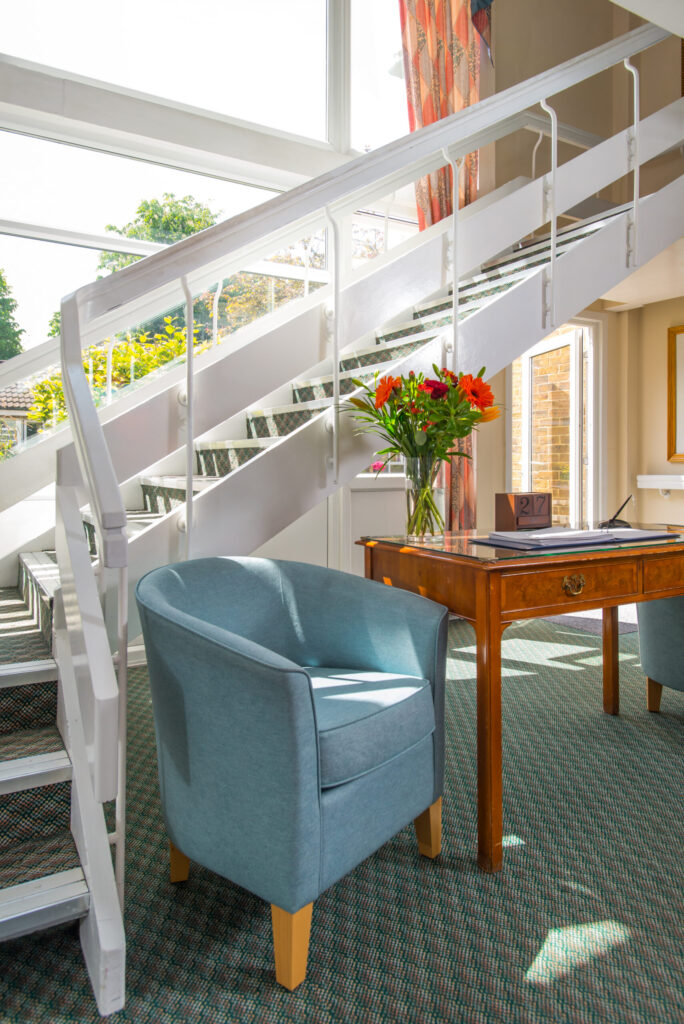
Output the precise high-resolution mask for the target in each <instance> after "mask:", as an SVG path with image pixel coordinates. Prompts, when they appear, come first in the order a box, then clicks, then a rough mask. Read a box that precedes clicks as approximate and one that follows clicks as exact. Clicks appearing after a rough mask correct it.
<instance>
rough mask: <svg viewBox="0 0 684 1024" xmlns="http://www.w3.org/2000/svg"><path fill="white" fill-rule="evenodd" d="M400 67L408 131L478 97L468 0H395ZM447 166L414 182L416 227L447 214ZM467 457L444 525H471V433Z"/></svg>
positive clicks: (464, 183)
mask: <svg viewBox="0 0 684 1024" xmlns="http://www.w3.org/2000/svg"><path fill="white" fill-rule="evenodd" d="M399 11H400V16H401V37H402V42H403V48H404V72H405V75H406V92H407V97H408V108H409V125H410V128H411V131H415V130H416V128H424V127H425V126H426V125H429V124H433V123H434V122H435V121H438V120H440V118H442V117H446V116H447V115H448V114H455V113H457V112H458V111H459V110H463V108H464V107H468V106H470V105H471V104H473V103H477V101H478V100H479V98H480V93H479V88H480V43H479V38H478V36H477V34H476V33H475V30H474V29H473V23H472V20H471V13H470V12H471V0H399ZM477 156H478V155H477V153H470V154H469V155H468V156H467V157H466V158H465V160H464V161H463V165H462V167H461V173H460V176H459V207H460V206H465V205H466V203H472V202H473V200H474V199H475V198H476V197H477V175H478V159H477ZM451 196H452V185H451V168H449V167H442V168H440V169H439V170H438V171H434V172H433V173H432V174H429V175H428V176H427V177H425V178H422V179H421V180H420V181H419V182H417V184H416V202H417V206H418V225H419V227H420V229H421V231H422V230H423V228H425V227H428V226H429V225H430V224H436V223H437V222H438V221H440V220H442V218H443V217H448V216H449V215H450V213H451V212H452V209H451ZM454 447H455V448H457V449H458V450H459V451H461V452H464V453H465V454H466V455H469V456H470V458H463V457H462V456H456V457H455V458H452V460H451V465H450V466H449V467H448V468H449V472H448V474H447V478H448V479H447V494H448V502H447V521H446V527H447V529H448V530H471V529H474V528H475V521H476V500H475V450H474V443H473V436H472V434H471V435H470V437H466V438H463V439H462V440H460V441H459V442H458V443H457V444H456V445H455V446H454Z"/></svg>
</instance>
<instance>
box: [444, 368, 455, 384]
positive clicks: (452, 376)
mask: <svg viewBox="0 0 684 1024" xmlns="http://www.w3.org/2000/svg"><path fill="white" fill-rule="evenodd" d="M442 373H443V374H444V376H445V377H448V378H449V380H450V381H451V383H452V384H458V374H457V373H452V372H451V370H447V368H446V366H445V367H444V368H443V369H442Z"/></svg>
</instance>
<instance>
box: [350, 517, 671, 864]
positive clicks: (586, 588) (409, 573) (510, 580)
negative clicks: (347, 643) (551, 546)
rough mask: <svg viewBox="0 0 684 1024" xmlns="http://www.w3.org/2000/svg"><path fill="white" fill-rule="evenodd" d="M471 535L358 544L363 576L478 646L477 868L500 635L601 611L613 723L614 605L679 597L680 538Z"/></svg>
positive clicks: (497, 741)
mask: <svg viewBox="0 0 684 1024" xmlns="http://www.w3.org/2000/svg"><path fill="white" fill-rule="evenodd" d="M475 536H476V534H475V533H469V532H464V533H453V534H446V535H445V537H444V538H441V539H440V540H439V541H438V542H437V541H434V542H432V541H429V542H426V543H424V544H422V545H421V544H416V545H412V544H408V543H407V542H406V539H405V538H401V537H380V538H363V539H362V540H360V541H358V542H357V543H359V544H362V545H364V546H365V549H366V550H365V558H366V576H367V577H368V578H369V579H373V580H380V581H381V582H384V583H387V584H389V585H390V586H395V587H401V588H403V589H405V590H412V591H413V592H414V593H417V594H422V595H423V596H424V597H429V598H431V599H432V600H433V601H438V602H439V603H440V604H444V605H446V606H447V607H448V608H449V609H450V610H451V611H452V612H455V613H456V614H457V615H461V616H463V618H465V619H468V620H469V621H470V622H471V623H472V624H473V626H474V627H475V636H476V641H477V790H478V862H479V865H480V867H481V868H483V870H485V871H500V870H501V865H502V859H503V854H502V819H503V813H502V812H503V798H502V769H501V636H502V633H503V631H504V629H505V628H506V627H507V626H508V625H510V623H511V622H514V621H515V620H516V619H530V618H537V617H539V616H542V615H562V614H563V613H564V612H572V611H581V610H584V609H590V608H602V609H603V710H604V711H605V712H606V713H607V714H609V715H617V714H618V712H619V706H620V691H619V678H618V611H617V610H618V606H619V605H621V604H631V603H632V602H634V601H651V600H653V599H655V598H659V597H674V596H676V595H678V594H684V539H683V540H678V539H676V538H675V539H673V540H663V541H647V542H641V543H640V544H639V545H636V544H632V545H626V544H622V545H610V546H609V547H608V548H596V547H592V548H584V549H583V550H581V551H579V550H577V549H575V550H565V551H562V552H558V551H554V552H544V553H541V552H534V553H531V552H529V551H512V550H505V549H503V548H491V547H485V546H483V545H475V544H473V543H472V538H473V537H475Z"/></svg>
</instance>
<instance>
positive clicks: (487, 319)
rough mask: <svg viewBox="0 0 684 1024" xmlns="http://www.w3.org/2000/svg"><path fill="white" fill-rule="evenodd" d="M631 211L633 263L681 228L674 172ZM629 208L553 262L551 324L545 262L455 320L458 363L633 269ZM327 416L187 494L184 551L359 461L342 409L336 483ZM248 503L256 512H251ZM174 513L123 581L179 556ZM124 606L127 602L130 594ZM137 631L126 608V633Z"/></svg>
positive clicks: (586, 300) (235, 549) (680, 185)
mask: <svg viewBox="0 0 684 1024" xmlns="http://www.w3.org/2000/svg"><path fill="white" fill-rule="evenodd" d="M639 210H640V235H639V251H640V261H641V262H646V261H648V260H650V259H651V258H652V257H653V256H655V255H657V253H658V252H660V251H662V249H664V248H666V247H667V246H668V245H670V244H672V242H674V241H676V239H677V238H679V237H680V236H681V235H682V234H684V175H683V176H682V177H680V178H679V179H677V181H675V182H673V183H671V184H670V185H667V186H665V188H663V189H661V190H660V191H659V192H657V193H655V194H654V195H651V196H647V197H645V198H644V199H642V200H641V201H640V204H639ZM629 215H630V214H629V212H625V213H623V214H622V215H619V216H617V217H615V218H614V219H612V220H611V221H610V222H609V223H608V224H606V225H605V226H604V227H602V228H601V229H600V230H599V231H597V232H596V233H594V234H593V235H591V236H589V237H588V238H586V239H585V240H583V241H582V242H578V243H577V244H576V245H575V246H573V247H572V248H571V249H569V250H568V251H567V252H565V253H564V254H563V256H562V258H560V259H559V260H558V261H557V264H556V271H555V275H556V280H555V308H556V324H555V325H553V326H552V325H547V326H543V319H542V316H543V314H542V309H543V290H544V278H545V274H546V272H547V269H548V268H547V267H541V268H540V269H539V270H537V271H535V272H534V273H533V274H531V276H530V277H529V278H527V279H525V280H523V281H521V282H520V283H519V284H518V285H515V286H514V287H513V288H511V289H510V290H509V291H507V292H505V293H504V294H503V295H502V296H501V297H500V298H499V299H497V300H496V301H494V302H491V303H490V304H489V305H487V306H484V307H482V308H481V309H480V310H478V311H477V312H475V313H474V314H473V315H472V316H470V317H468V318H467V319H466V320H464V321H463V323H462V324H461V325H460V327H459V358H460V363H461V365H462V366H464V367H467V368H471V367H472V368H475V369H477V368H479V366H481V365H482V364H484V365H486V367H487V372H488V374H489V375H492V374H494V373H496V372H498V371H499V370H501V369H503V367H505V366H507V365H508V364H509V363H510V362H511V361H512V360H513V359H515V358H517V357H518V356H519V355H521V354H522V353H523V352H524V351H526V350H527V349H528V348H530V347H531V346H532V345H534V344H535V343H536V342H537V341H540V340H541V339H542V338H544V337H546V336H547V335H548V334H549V333H551V331H552V330H553V329H554V327H555V326H557V325H560V324H561V323H563V322H565V321H567V320H569V319H571V318H572V317H573V316H576V315H577V314H579V313H580V312H581V311H582V310H583V309H585V308H586V306H588V305H589V304H590V303H591V302H593V301H594V300H595V299H596V298H597V297H598V296H599V295H601V294H603V293H604V292H605V291H607V290H608V289H609V288H611V287H613V286H614V285H615V284H617V283H619V282H620V281H621V280H623V279H624V278H625V277H627V276H629V274H631V273H632V272H633V269H634V268H633V267H628V266H627V265H626V262H627V261H626V257H625V254H626V237H627V224H628V217H629ZM445 333H449V328H447V329H446V332H445ZM485 339H486V340H485ZM433 362H440V363H441V362H442V341H441V340H440V339H435V340H433V341H432V342H429V343H427V344H426V345H425V346H424V348H422V349H420V350H419V351H417V352H414V353H412V354H411V355H409V356H406V357H404V358H403V359H402V360H400V361H397V362H396V363H393V364H388V372H392V373H395V374H400V373H402V372H407V371H408V369H409V368H410V369H414V370H416V372H418V371H419V370H421V369H423V370H429V369H430V367H431V365H432V363H433ZM329 417H330V413H329V411H325V412H323V413H321V414H320V415H319V416H317V417H315V418H314V419H312V420H310V421H309V422H308V423H305V424H304V425H302V426H301V427H299V428H298V429H297V430H295V431H293V432H292V433H291V434H289V435H287V436H286V437H284V438H283V439H282V440H281V441H279V442H277V443H276V444H274V445H271V446H270V447H269V448H268V450H266V451H264V452H263V453H262V454H260V455H258V456H257V457H256V458H254V459H251V460H250V461H249V462H248V463H246V464H245V465H244V466H241V467H240V468H239V469H237V470H234V471H233V472H232V473H230V474H229V475H228V476H227V477H224V478H223V479H222V480H220V481H218V482H217V483H216V484H214V485H212V486H211V487H208V488H206V489H205V490H203V491H202V492H201V493H200V494H199V495H197V496H196V497H195V498H194V500H193V544H192V556H193V557H201V556H204V555H210V554H212V555H214V554H249V553H250V552H252V551H254V550H255V549H256V548H258V547H259V546H260V545H261V544H263V543H265V542H266V541H267V540H269V539H270V538H271V537H273V536H275V535H276V534H277V533H279V532H280V531H281V530H282V529H284V528H285V527H286V526H287V525H289V524H290V523H291V522H294V520H295V519H297V518H299V516H301V515H303V514H304V513H305V512H307V511H309V509H311V508H313V507H314V506H315V505H317V504H318V503H319V502H320V501H322V500H323V499H324V498H326V497H328V496H329V495H330V494H332V493H333V492H334V491H335V490H337V488H338V487H340V486H341V485H342V484H344V483H347V482H348V481H349V480H350V479H351V478H352V477H354V476H355V475H356V474H357V473H358V472H360V471H361V470H362V469H363V468H364V466H366V465H368V463H369V462H370V461H371V457H372V455H373V453H374V451H375V450H376V449H377V437H376V436H375V435H374V434H369V433H363V434H360V435H359V434H357V433H356V432H355V425H354V420H353V418H352V417H351V416H350V415H348V414H347V413H342V414H341V416H340V468H339V474H338V479H337V481H335V480H333V479H332V478H331V476H330V473H329V471H328V470H327V468H326V457H327V455H328V453H329V449H330V434H329V432H328V430H327V429H326V424H327V423H329ZM257 510H261V512H260V514H255V513H256V512H257ZM183 514H184V507H183V506H181V508H180V509H179V510H178V511H175V512H172V513H170V514H169V515H168V516H166V517H165V518H164V519H162V520H160V522H159V523H157V524H155V525H153V526H151V527H149V528H148V529H147V530H145V531H143V532H142V533H140V534H138V536H137V537H135V538H134V540H133V541H131V543H130V545H129V555H130V560H129V566H130V578H131V583H132V585H134V582H135V581H136V580H137V579H139V578H140V576H141V575H143V573H144V572H147V571H148V570H149V569H152V568H154V567H155V566H157V565H160V564H164V563H165V562H170V561H176V560H180V559H181V558H182V557H183V554H182V550H183V543H182V535H181V534H180V533H179V523H180V522H181V521H182V516H183ZM131 608H132V609H134V608H135V603H134V602H133V601H131ZM137 629H138V623H137V620H135V612H134V611H132V614H131V635H135V633H136V631H137Z"/></svg>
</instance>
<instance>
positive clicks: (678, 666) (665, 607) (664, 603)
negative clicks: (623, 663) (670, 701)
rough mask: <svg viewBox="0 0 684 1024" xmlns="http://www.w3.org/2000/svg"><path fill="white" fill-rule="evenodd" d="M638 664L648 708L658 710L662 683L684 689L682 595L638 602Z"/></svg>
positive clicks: (683, 602) (683, 617) (683, 616)
mask: <svg viewBox="0 0 684 1024" xmlns="http://www.w3.org/2000/svg"><path fill="white" fill-rule="evenodd" d="M636 607H637V621H638V623H639V647H640V649H641V667H642V668H643V670H644V672H645V674H646V703H647V707H648V710H649V711H660V699H661V697H662V692H663V686H667V687H670V688H671V689H673V690H684V597H666V598H663V599H662V600H658V601H642V602H640V603H639V604H637V606H636Z"/></svg>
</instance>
